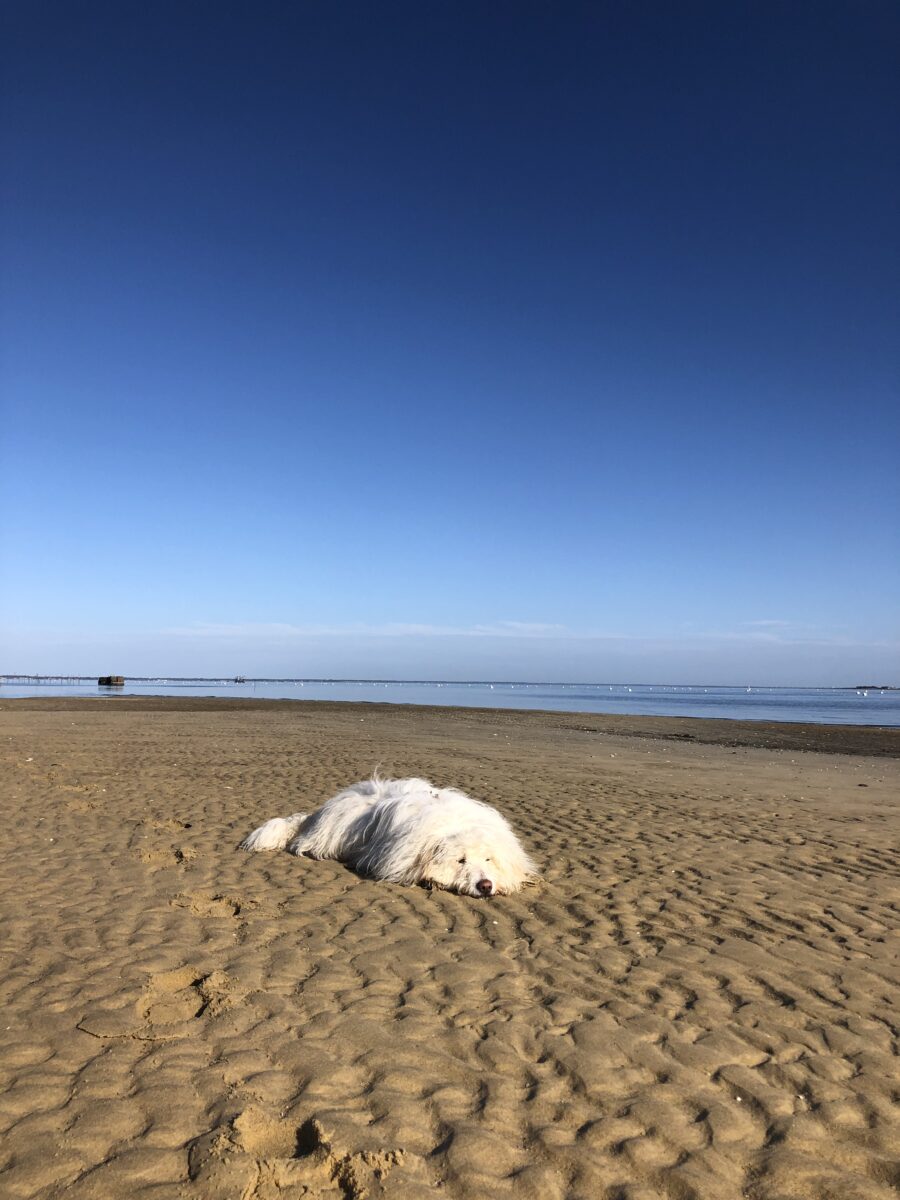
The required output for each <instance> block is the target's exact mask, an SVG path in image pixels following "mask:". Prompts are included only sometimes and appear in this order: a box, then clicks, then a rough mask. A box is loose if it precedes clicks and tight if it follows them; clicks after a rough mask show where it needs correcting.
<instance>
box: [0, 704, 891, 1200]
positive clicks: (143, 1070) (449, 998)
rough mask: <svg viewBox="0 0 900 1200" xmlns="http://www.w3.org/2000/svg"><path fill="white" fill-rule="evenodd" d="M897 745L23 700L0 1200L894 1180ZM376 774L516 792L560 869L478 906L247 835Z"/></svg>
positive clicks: (682, 1190) (433, 717)
mask: <svg viewBox="0 0 900 1200" xmlns="http://www.w3.org/2000/svg"><path fill="white" fill-rule="evenodd" d="M722 726H724V727H725V728H724V729H722V728H720V727H722ZM767 731H768V732H767ZM804 746H808V747H812V748H807V749H803V748H801V747H804ZM773 747H782V748H773ZM898 754H900V731H873V730H848V729H842V730H832V731H828V730H825V731H823V730H822V729H816V728H815V727H801V726H796V727H791V726H781V727H774V728H773V727H771V726H763V725H751V724H738V723H731V722H702V721H693V722H684V721H666V720H663V719H659V720H641V719H639V718H603V717H593V716H584V715H576V714H541V713H531V714H529V713H510V712H484V711H479V712H473V711H470V710H439V709H415V708H401V707H389V706H373V705H331V704H323V705H316V704H297V703H286V704H278V703H272V702H268V703H267V702H259V703H249V702H231V701H220V702H216V701H209V702H205V701H171V700H150V699H134V700H132V699H128V698H114V699H108V700H102V701H91V700H82V701H79V700H56V701H54V700H47V701H10V700H5V701H2V702H0V804H2V810H3V811H2V819H3V824H2V828H3V831H4V837H3V846H2V852H0V915H2V922H0V930H2V940H0V989H2V991H0V996H2V1011H0V1192H2V1194H3V1195H4V1196H10V1197H32V1196H34V1197H41V1198H44V1197H46V1198H48V1200H51V1198H54V1197H63V1196H65V1197H66V1198H67V1200H69V1198H71V1200H101V1198H102V1200H108V1198H118V1197H123V1198H124V1197H128V1198H129V1200H132V1198H134V1200H149V1198H151V1197H152V1198H153V1200H162V1198H167V1197H185V1198H193V1197H203V1198H209V1200H219V1198H221V1200H232V1198H233V1200H294V1198H299V1197H310V1198H317V1197H322V1198H325V1197H327V1198H329V1200H363V1198H364V1197H370V1198H371V1200H377V1198H379V1197H398V1198H405V1197H423V1198H424V1197H434V1196H436V1195H437V1196H445V1197H459V1198H465V1200H475V1198H476V1197H477V1198H478V1200H485V1198H486V1197H491V1196H504V1195H509V1196H512V1197H522V1198H523V1200H528V1198H531V1197H534V1198H535V1200H537V1198H540V1200H556V1198H562V1197H571V1198H584V1200H597V1198H600V1200H650V1198H651V1197H653V1198H657V1197H663V1198H666V1200H691V1198H695V1197H696V1198H706V1197H710V1198H713V1197H715V1198H721V1200H731V1198H736V1197H742V1196H743V1197H748V1198H750V1200H762V1198H765V1200H793V1198H795V1197H796V1198H798V1200H800V1198H804V1200H805V1198H817V1200H862V1198H869V1197H871V1198H873V1200H874V1198H876V1197H878V1198H882V1200H887V1198H888V1197H892V1196H894V1195H896V1192H895V1188H896V1186H897V1185H898V1184H900V1162H898V1153H897V1151H898V1147H900V1121H898V1110H897V1106H896V1104H895V1102H896V1099H897V1096H898V1093H900V1077H898V1063H900V1059H898V1042H897V1032H898V1023H900V1017H898V996H900V989H898V982H900V980H898V975H900V971H898V958H897V951H898V948H900V939H898V933H897V910H898V900H900V883H898V880H900V873H898V869H897V868H898V865H900V856H898V850H897V831H898V813H897V807H898V797H900V788H898V783H900V770H898V762H897V756H898ZM376 763H380V764H381V767H382V769H383V770H384V771H385V773H391V774H399V775H407V774H413V773H415V774H424V775H426V776H429V777H431V778H432V779H434V780H435V781H437V782H440V783H442V784H454V785H457V786H460V787H463V788H465V789H466V790H468V791H470V792H472V793H473V794H474V795H477V796H480V797H482V798H483V799H485V800H487V801H489V802H491V803H493V804H496V805H497V806H498V807H499V808H501V809H502V811H503V812H504V813H506V814H507V815H508V816H509V817H510V818H511V819H512V821H513V823H514V824H515V825H516V827H517V828H518V830H519V832H520V834H521V836H522V838H523V841H524V842H525V843H526V844H527V846H528V847H529V849H530V850H531V851H532V852H533V854H534V856H535V857H536V858H537V860H538V861H539V863H540V864H541V866H542V867H543V879H542V882H541V883H540V884H539V885H537V886H536V887H534V888H531V889H528V890H526V891H524V892H522V893H521V894H520V895H518V896H515V897H507V898H494V899H492V900H490V901H475V900H471V899H465V898H461V897H458V896H455V895H451V894H448V893H440V892H430V893H429V892H427V891H425V890H424V889H419V888H415V889H408V888H400V887H397V886H394V885H389V884H383V883H376V882H373V881H367V880H362V879H359V878H357V877H356V876H355V875H354V874H352V873H351V872H349V871H348V870H346V869H345V868H343V867H342V866H340V865H338V864H335V863H315V862H307V861H303V860H298V859H295V858H292V857H291V856H289V855H287V854H274V855H246V854H241V853H238V852H237V851H236V850H235V845H236V843H237V841H238V840H239V839H240V837H241V836H243V835H244V834H245V833H246V832H247V831H248V830H250V829H251V828H252V827H253V826H254V825H256V824H258V823H259V822H260V821H261V820H262V819H264V818H267V817H269V816H272V815H276V814H280V813H285V812H291V811H294V810H296V809H304V808H308V807H310V806H312V805H314V804H315V803H316V801H318V800H321V799H323V798H325V797H327V796H328V795H329V794H330V793H331V792H333V791H334V790H336V789H337V788H339V787H341V786H343V785H345V784H346V783H348V782H350V781H352V780H354V779H357V778H360V777H362V776H365V775H366V774H368V773H369V772H371V770H372V768H373V767H374V766H375V764H376Z"/></svg>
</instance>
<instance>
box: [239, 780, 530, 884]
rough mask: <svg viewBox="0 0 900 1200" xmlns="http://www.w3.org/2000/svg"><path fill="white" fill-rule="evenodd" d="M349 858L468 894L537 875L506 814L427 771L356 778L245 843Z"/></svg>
mask: <svg viewBox="0 0 900 1200" xmlns="http://www.w3.org/2000/svg"><path fill="white" fill-rule="evenodd" d="M285 847H287V849H288V850H289V851H290V853H291V854H299V855H304V854H305V855H308V856H309V857H310V858H331V859H336V860H337V861H338V862H343V863H346V864H347V865H348V866H350V867H352V868H353V869H354V870H355V871H358V872H359V873H360V874H361V875H368V876H371V877H372V878H374V879H387V880H389V881H390V882H392V883H402V884H406V885H412V884H416V883H430V884H434V885H435V886H437V887H441V888H448V889H450V890H452V891H455V892H461V893H462V894H464V895H467V896H494V895H503V894H505V893H508V892H515V891H518V889H519V888H520V887H521V886H522V885H523V884H524V883H526V882H527V881H528V880H529V879H530V878H532V877H533V876H534V875H535V867H534V864H533V863H532V861H531V859H530V858H529V857H528V855H527V854H526V853H525V851H524V850H523V849H522V846H521V845H520V843H519V839H518V838H517V837H516V835H515V834H514V833H513V831H512V829H511V828H510V826H509V824H508V823H507V821H506V819H505V818H504V817H502V816H501V815H500V813H498V812H497V810H496V809H495V808H491V806H490V805H489V804H483V803H482V802H481V801H480V800H473V799H472V797H471V796H467V795H466V794H465V792H460V791H457V790H456V789H455V788H436V787H434V786H433V785H432V784H430V783H429V782H428V780H427V779H380V778H379V777H378V776H377V775H376V776H375V778H373V779H367V780H364V781H363V782H362V783H354V784H353V785H352V787H348V788H345V789H344V791H342V792H338V794H337V795H336V796H332V798H331V799H330V800H328V801H326V802H325V804H323V805H322V807H321V808H319V809H317V810H316V811H315V812H314V813H312V814H311V815H310V816H306V814H305V813H294V815H293V816H291V817H275V818H274V819H273V820H271V821H267V822H266V823H265V825H260V827H259V828H258V829H255V830H254V831H253V833H251V834H250V835H249V836H248V837H246V838H244V840H243V841H242V842H241V844H240V849H241V850H283V849H284V848H285Z"/></svg>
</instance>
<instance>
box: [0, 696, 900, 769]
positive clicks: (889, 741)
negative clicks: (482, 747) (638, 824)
mask: <svg viewBox="0 0 900 1200" xmlns="http://www.w3.org/2000/svg"><path fill="white" fill-rule="evenodd" d="M7 706H9V710H10V711H14V710H17V711H20V712H45V713H49V712H85V711H88V712H109V711H112V708H114V709H118V710H120V711H123V712H131V713H141V712H182V713H213V712H219V711H231V712H243V711H249V712H252V711H258V712H295V713H296V714H297V715H298V716H308V715H311V714H312V713H319V714H323V715H324V714H327V713H352V712H353V711H354V710H359V711H361V710H363V709H364V710H366V711H368V712H372V713H383V714H386V715H391V714H393V715H395V716H396V715H399V714H401V713H404V714H408V713H410V712H414V713H421V714H423V716H426V715H427V716H430V717H440V718H441V719H443V720H444V721H446V722H447V723H448V725H450V726H452V725H453V724H454V723H472V722H474V723H476V724H478V725H484V726H487V725H497V726H498V727H500V728H503V727H508V726H510V725H515V726H516V727H517V728H519V727H523V726H531V727H532V728H534V729H535V730H541V731H547V730H550V729H559V730H561V731H563V730H565V731H574V732H580V733H587V734H591V733H593V734H605V735H613V736H616V737H622V738H635V739H652V740H659V741H671V742H687V743H691V742H693V743H696V744H698V745H705V746H725V747H729V748H751V749H759V750H784V751H792V752H814V753H820V754H847V755H864V756H873V757H884V758H900V728H898V727H895V726H890V725H827V724H813V723H811V722H793V721H765V720H747V719H740V718H731V717H655V716H632V715H628V714H621V713H588V712H565V711H558V710H554V709H515V708H464V707H462V706H456V705H452V706H447V707H443V706H440V705H430V704H382V703H378V702H377V701H371V700H354V701H344V700H299V699H298V700H284V699H264V698H259V699H257V698H250V697H238V696H234V697H231V696H184V697H182V696H40V697H32V696H29V697H18V698H14V697H10V698H0V711H2V710H3V709H5V708H6V707H7ZM111 706H112V708H111Z"/></svg>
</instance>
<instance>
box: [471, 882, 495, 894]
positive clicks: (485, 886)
mask: <svg viewBox="0 0 900 1200" xmlns="http://www.w3.org/2000/svg"><path fill="white" fill-rule="evenodd" d="M475 886H476V887H477V888H478V890H479V892H481V894H482V896H489V895H490V894H491V892H492V891H493V890H494V885H493V883H492V882H491V881H490V879H479V880H478V882H477V883H476V884H475Z"/></svg>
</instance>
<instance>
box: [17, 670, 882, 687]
mask: <svg viewBox="0 0 900 1200" xmlns="http://www.w3.org/2000/svg"><path fill="white" fill-rule="evenodd" d="M101 678H102V676H99V675H70V674H68V673H65V672H52V673H50V674H35V673H30V672H27V671H22V672H15V671H9V672H7V673H6V674H0V687H2V686H3V684H12V683H29V682H30V683H35V684H41V683H62V682H71V683H96V682H97V681H98V680H99V679H101ZM121 678H123V679H124V680H125V682H126V683H141V684H144V683H160V684H180V683H209V684H215V685H216V686H217V687H227V686H228V685H229V684H235V685H237V686H241V685H243V684H249V683H335V684H339V683H372V684H388V685H401V684H410V685H412V686H416V687H436V686H441V687H489V686H490V685H494V686H495V687H523V688H524V687H529V688H533V687H559V688H576V687H591V688H603V687H611V688H629V687H637V688H662V689H667V688H668V689H675V690H680V689H682V688H686V689H694V688H696V689H697V690H700V689H701V688H716V689H718V690H721V691H735V692H747V691H751V692H793V691H804V692H859V691H869V692H900V684H891V683H839V684H831V685H828V684H807V683H751V684H747V683H635V681H634V680H633V679H630V680H627V681H625V682H619V683H616V682H613V681H610V680H608V679H605V680H599V681H598V680H591V681H586V680H581V681H578V680H572V679H563V680H559V681H555V680H550V679H377V678H371V679H370V678H363V677H362V676H355V675H334V676H331V675H123V676H121ZM98 686H99V685H98Z"/></svg>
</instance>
